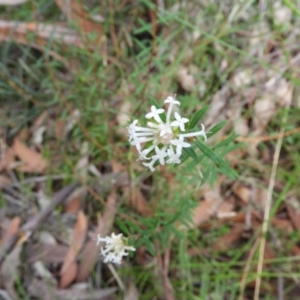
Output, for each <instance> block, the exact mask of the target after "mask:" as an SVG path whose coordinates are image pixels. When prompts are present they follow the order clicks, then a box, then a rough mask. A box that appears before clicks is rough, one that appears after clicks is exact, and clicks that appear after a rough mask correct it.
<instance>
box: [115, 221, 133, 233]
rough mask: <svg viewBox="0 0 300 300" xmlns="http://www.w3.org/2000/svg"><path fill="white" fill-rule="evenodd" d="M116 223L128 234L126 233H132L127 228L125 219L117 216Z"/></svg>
mask: <svg viewBox="0 0 300 300" xmlns="http://www.w3.org/2000/svg"><path fill="white" fill-rule="evenodd" d="M116 223H117V225H118V227H119V228H120V229H121V230H122V231H123V232H124V233H125V234H126V235H130V231H129V229H128V228H127V226H126V225H125V224H124V223H123V221H122V220H121V219H120V218H116Z"/></svg>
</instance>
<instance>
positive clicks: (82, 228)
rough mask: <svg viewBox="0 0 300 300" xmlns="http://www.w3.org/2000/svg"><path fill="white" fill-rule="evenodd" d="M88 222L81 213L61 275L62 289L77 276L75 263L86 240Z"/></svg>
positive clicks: (80, 212)
mask: <svg viewBox="0 0 300 300" xmlns="http://www.w3.org/2000/svg"><path fill="white" fill-rule="evenodd" d="M87 226H88V221H87V218H86V216H85V214H84V213H83V212H82V211H79V213H78V218H77V222H76V224H75V228H74V232H73V238H72V243H71V245H70V248H69V251H68V253H67V255H66V257H65V260H64V263H63V265H62V268H61V271H60V274H61V278H60V287H61V288H65V287H67V286H68V285H69V284H70V283H71V282H72V281H73V280H74V279H75V278H76V275H77V268H78V267H77V263H76V262H75V260H76V258H77V255H78V253H79V251H80V250H81V248H82V247H83V244H84V242H85V239H86V233H87Z"/></svg>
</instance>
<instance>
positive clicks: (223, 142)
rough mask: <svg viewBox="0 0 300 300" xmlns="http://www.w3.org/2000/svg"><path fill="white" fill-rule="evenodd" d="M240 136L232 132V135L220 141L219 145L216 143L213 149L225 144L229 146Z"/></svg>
mask: <svg viewBox="0 0 300 300" xmlns="http://www.w3.org/2000/svg"><path fill="white" fill-rule="evenodd" d="M237 137H238V135H237V134H232V135H230V136H229V137H228V138H227V139H225V140H224V141H222V142H220V143H218V144H217V145H215V146H214V147H213V149H217V148H220V147H223V146H227V145H228V144H229V143H231V142H233V141H234V140H235V139H236V138H237Z"/></svg>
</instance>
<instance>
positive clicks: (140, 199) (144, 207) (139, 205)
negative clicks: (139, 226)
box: [124, 186, 153, 216]
mask: <svg viewBox="0 0 300 300" xmlns="http://www.w3.org/2000/svg"><path fill="white" fill-rule="evenodd" d="M124 190H126V191H127V190H128V191H129V188H127V187H125V188H124ZM129 197H130V198H129V201H130V204H131V205H132V206H133V207H134V208H135V210H136V211H137V212H138V213H140V214H142V215H143V216H150V215H152V214H153V210H152V209H151V208H150V206H149V204H148V202H147V200H146V198H145V196H144V195H143V194H142V192H141V191H140V189H139V188H138V187H136V186H134V187H132V188H131V189H130V196H129Z"/></svg>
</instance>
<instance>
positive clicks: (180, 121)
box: [170, 112, 189, 131]
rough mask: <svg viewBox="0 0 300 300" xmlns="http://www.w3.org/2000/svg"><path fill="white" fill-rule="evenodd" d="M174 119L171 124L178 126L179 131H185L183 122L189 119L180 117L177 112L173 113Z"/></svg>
mask: <svg viewBox="0 0 300 300" xmlns="http://www.w3.org/2000/svg"><path fill="white" fill-rule="evenodd" d="M174 117H175V119H176V121H173V122H171V124H170V125H171V126H174V127H179V128H180V130H181V131H185V128H184V124H185V123H187V122H188V121H189V119H187V118H181V116H180V115H179V113H178V112H175V113H174Z"/></svg>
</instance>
